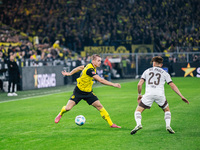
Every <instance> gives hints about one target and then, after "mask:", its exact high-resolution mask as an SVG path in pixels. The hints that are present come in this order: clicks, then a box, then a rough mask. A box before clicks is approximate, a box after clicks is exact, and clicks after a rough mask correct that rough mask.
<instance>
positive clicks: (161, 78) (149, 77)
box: [131, 56, 189, 134]
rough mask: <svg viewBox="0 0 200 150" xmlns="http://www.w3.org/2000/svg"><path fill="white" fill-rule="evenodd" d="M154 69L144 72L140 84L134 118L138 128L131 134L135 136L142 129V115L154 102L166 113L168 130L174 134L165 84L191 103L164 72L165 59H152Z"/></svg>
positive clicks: (156, 57)
mask: <svg viewBox="0 0 200 150" xmlns="http://www.w3.org/2000/svg"><path fill="white" fill-rule="evenodd" d="M152 62H153V67H151V68H149V69H147V70H145V71H144V73H143V74H142V76H141V79H140V81H139V83H138V98H137V101H138V106H137V108H136V110H135V113H134V116H135V121H136V123H137V125H136V127H135V128H134V129H133V130H132V131H131V134H135V133H136V132H137V131H138V130H140V129H142V124H141V119H142V116H141V113H142V112H143V111H144V110H145V109H150V108H151V106H152V104H153V102H156V103H157V104H158V105H159V107H161V108H162V109H163V111H164V113H165V117H164V118H165V122H166V130H167V131H169V133H172V134H174V133H175V132H174V130H173V129H172V128H171V127H170V123H171V112H170V110H169V105H168V103H167V100H166V97H165V93H164V84H165V82H167V83H168V84H169V85H170V87H171V88H172V89H173V90H174V91H175V92H176V93H177V94H178V95H179V96H180V97H181V99H182V100H183V101H184V102H185V103H188V104H189V101H188V100H187V99H186V98H185V97H184V96H183V95H182V94H181V92H180V91H179V89H178V88H177V86H176V85H175V84H174V83H173V82H172V79H171V77H170V75H169V74H168V73H167V72H166V71H164V70H163V69H162V68H161V67H162V65H163V58H162V57H161V56H155V57H153V58H152ZM144 82H146V89H145V94H144V95H143V96H142V95H141V92H142V85H143V83H144Z"/></svg>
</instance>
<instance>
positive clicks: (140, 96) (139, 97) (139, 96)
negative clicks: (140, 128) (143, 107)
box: [137, 95, 142, 104]
mask: <svg viewBox="0 0 200 150" xmlns="http://www.w3.org/2000/svg"><path fill="white" fill-rule="evenodd" d="M141 98H142V95H138V98H137V102H138V104H139V103H140V101H141Z"/></svg>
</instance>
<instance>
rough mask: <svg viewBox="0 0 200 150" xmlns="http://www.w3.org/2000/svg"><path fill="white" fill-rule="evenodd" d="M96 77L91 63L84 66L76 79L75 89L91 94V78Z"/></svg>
mask: <svg viewBox="0 0 200 150" xmlns="http://www.w3.org/2000/svg"><path fill="white" fill-rule="evenodd" d="M94 75H96V68H94V66H93V65H92V63H90V64H88V65H86V66H85V68H84V69H83V70H82V72H81V75H80V77H79V78H77V87H78V88H79V89H80V90H81V91H84V92H91V91H92V85H93V81H92V80H93V76H94Z"/></svg>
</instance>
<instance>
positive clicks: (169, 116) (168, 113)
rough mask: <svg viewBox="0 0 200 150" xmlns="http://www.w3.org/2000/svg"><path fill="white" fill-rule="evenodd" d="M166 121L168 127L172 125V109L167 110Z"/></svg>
mask: <svg viewBox="0 0 200 150" xmlns="http://www.w3.org/2000/svg"><path fill="white" fill-rule="evenodd" d="M165 122H166V127H170V123H171V112H170V111H166V112H165Z"/></svg>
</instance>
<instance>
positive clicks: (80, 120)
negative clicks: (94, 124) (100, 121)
mask: <svg viewBox="0 0 200 150" xmlns="http://www.w3.org/2000/svg"><path fill="white" fill-rule="evenodd" d="M85 121H86V119H85V117H84V116H83V115H78V116H76V118H75V123H76V124H77V125H79V126H82V125H84V124H85Z"/></svg>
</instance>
